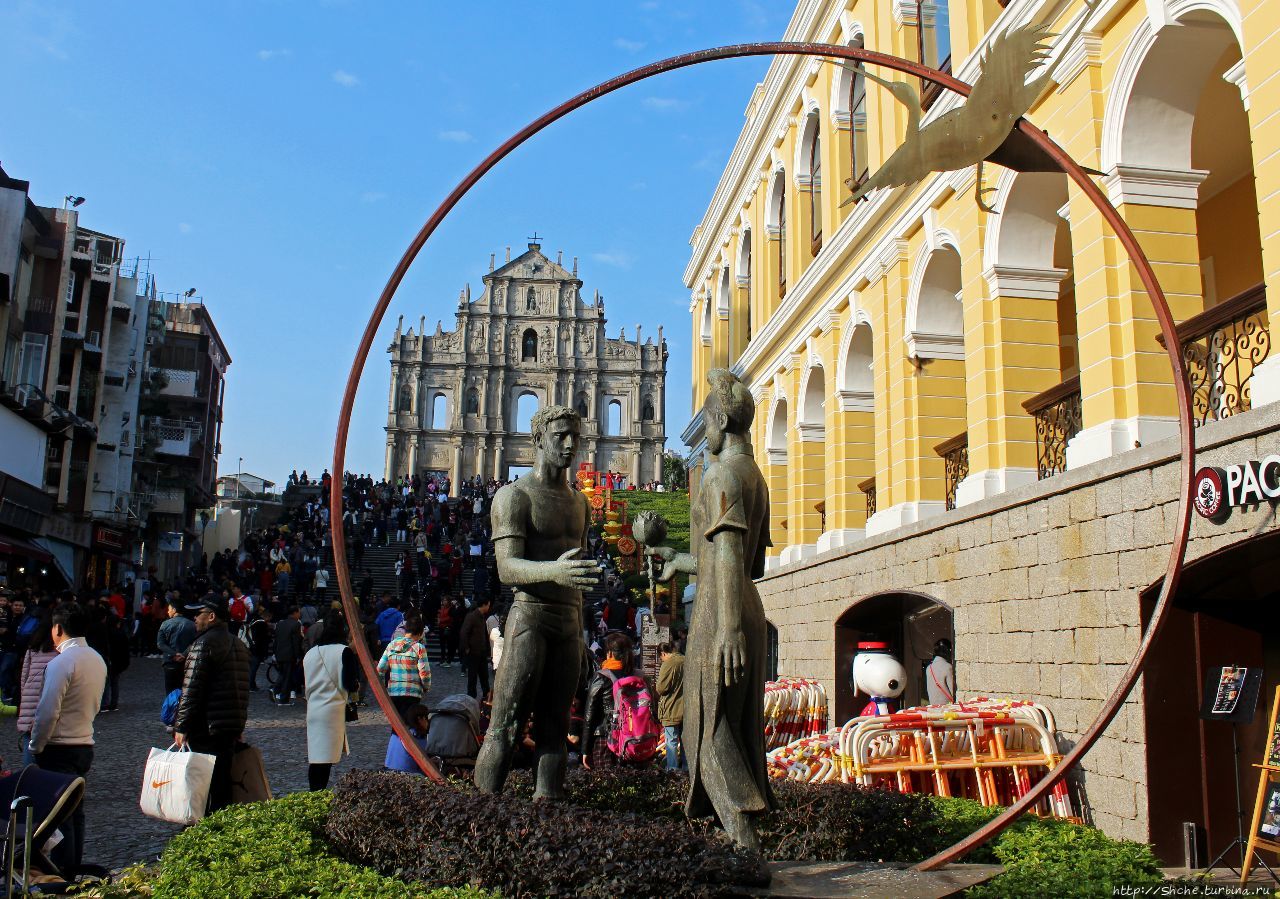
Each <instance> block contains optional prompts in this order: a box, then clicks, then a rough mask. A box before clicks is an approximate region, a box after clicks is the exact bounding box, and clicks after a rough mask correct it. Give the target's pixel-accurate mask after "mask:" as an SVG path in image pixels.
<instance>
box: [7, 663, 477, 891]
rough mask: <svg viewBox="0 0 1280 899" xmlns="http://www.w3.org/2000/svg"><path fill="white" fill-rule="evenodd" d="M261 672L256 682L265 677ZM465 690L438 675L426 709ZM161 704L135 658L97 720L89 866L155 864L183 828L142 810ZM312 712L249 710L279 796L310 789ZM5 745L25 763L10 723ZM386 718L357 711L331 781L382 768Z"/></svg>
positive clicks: (266, 702) (262, 704)
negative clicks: (111, 704) (110, 707)
mask: <svg viewBox="0 0 1280 899" xmlns="http://www.w3.org/2000/svg"><path fill="white" fill-rule="evenodd" d="M262 676H263V675H262V673H261V672H259V678H260V679H261V678H262ZM464 688H465V684H464V683H463V678H462V675H461V672H460V671H459V670H458V669H457V668H441V667H440V666H438V665H437V666H435V667H434V669H433V684H432V691H431V694H430V695H429V696H428V703H429V704H430V703H432V702H435V701H438V700H439V699H441V698H442V697H444V696H447V695H449V694H451V693H459V692H462V691H463V689H464ZM163 698H164V689H163V678H162V676H161V672H160V662H159V661H158V660H153V659H134V660H133V663H132V664H131V665H130V666H129V670H128V671H126V672H125V673H124V676H123V678H122V683H121V696H120V710H119V711H116V712H110V713H107V714H102V715H99V716H98V720H97V725H96V740H97V746H96V749H95V752H94V760H93V768H92V770H90V772H89V777H88V782H89V789H88V798H87V800H86V806H85V813H86V815H87V817H88V825H87V830H88V833H87V836H86V841H85V861H86V862H92V863H94V864H101V865H106V866H108V867H110V868H118V867H121V866H123V865H127V864H130V863H132V862H138V861H152V860H154V859H155V858H156V857H157V856H158V855H159V854H160V853H161V852H162V851H163V850H164V847H165V843H166V842H167V841H168V840H169V838H170V837H171V836H173V834H175V833H177V832H178V831H179V830H181V828H180V827H178V826H176V825H172V824H166V823H164V822H162V821H156V820H154V819H152V818H148V817H146V816H145V815H143V814H142V812H141V811H140V810H139V809H138V792H139V789H140V786H141V784H142V769H143V766H144V764H145V763H146V759H147V753H148V752H149V751H150V749H151V747H153V746H159V747H165V746H168V745H169V743H170V740H171V737H170V736H169V735H168V734H166V733H165V728H164V725H163V724H162V723H161V722H160V703H161V701H162V700H163ZM306 715H307V706H306V704H305V703H303V702H302V701H299V702H297V703H296V704H294V705H292V706H277V705H274V704H273V703H272V702H271V700H270V699H269V698H268V694H267V693H265V692H263V693H254V694H252V696H251V699H250V703H249V726H248V728H247V730H246V732H245V738H246V740H247V741H248V742H249V743H251V744H253V745H254V746H257V747H258V748H259V749H261V750H262V755H263V758H264V759H265V761H266V765H267V775H268V777H269V778H270V780H271V789H272V792H274V793H275V794H276V795H277V796H279V795H282V794H284V793H292V792H294V791H297V790H305V789H306V788H307V728H306ZM0 726H4V727H8V728H9V734H8V738H7V739H0V755H3V757H4V760H5V762H7V763H9V764H14V763H15V762H17V761H18V760H19V758H20V754H19V751H18V747H17V743H18V738H17V731H16V729H14V726H13V720H12V719H9V720H8V721H7V722H5V723H4V724H3V725H0ZM388 733H389V730H388V727H387V722H386V718H385V717H383V715H382V713H381V711H379V710H378V708H377V707H376V706H374V707H372V708H371V707H369V706H365V707H363V708H361V709H360V720H359V721H358V722H356V723H354V724H352V725H351V726H350V728H349V730H348V741H349V742H350V744H351V755H349V756H347V757H346V758H344V759H343V761H342V762H341V764H339V765H336V766H335V767H334V772H333V780H332V781H331V783H336V781H337V779H338V778H339V777H341V776H342V775H343V774H345V773H346V772H347V771H349V770H351V769H352V768H378V767H380V766H381V765H382V759H383V756H384V753H385V752H386V748H387V735H388Z"/></svg>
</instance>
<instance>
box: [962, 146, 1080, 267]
mask: <svg viewBox="0 0 1280 899" xmlns="http://www.w3.org/2000/svg"><path fill="white" fill-rule="evenodd" d="M998 190H999V193H998V194H997V197H996V201H997V202H998V203H999V204H1000V205H999V206H997V207H995V208H996V209H997V210H998V211H999V213H1000V214H999V215H993V216H989V220H988V224H987V234H986V241H985V245H984V247H983V251H982V252H983V264H984V268H992V267H993V266H996V265H1000V266H1005V267H1011V268H1024V269H1051V268H1053V244H1054V239H1055V238H1056V236H1057V232H1058V222H1059V220H1060V219H1059V217H1058V210H1059V209H1061V208H1062V207H1063V206H1064V205H1065V204H1066V202H1067V176H1066V175H1064V174H1062V173H1060V172H1025V173H1022V174H1017V173H1015V172H1012V171H1010V170H1008V169H1005V171H1004V172H1003V173H1002V174H1001V176H1000V182H999V188H998Z"/></svg>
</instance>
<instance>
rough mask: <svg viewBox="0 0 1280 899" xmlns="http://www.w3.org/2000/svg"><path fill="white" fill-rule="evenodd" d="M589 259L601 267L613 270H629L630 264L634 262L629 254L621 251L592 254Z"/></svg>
mask: <svg viewBox="0 0 1280 899" xmlns="http://www.w3.org/2000/svg"><path fill="white" fill-rule="evenodd" d="M591 258H592V259H594V260H595V261H596V262H599V263H600V264H601V265H611V266H613V267H614V268H631V263H632V262H634V261H635V260H634V259H633V257H632V256H631V254H630V253H627V252H624V251H622V250H610V251H609V252H607V253H592V254H591Z"/></svg>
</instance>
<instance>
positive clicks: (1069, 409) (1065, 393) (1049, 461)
mask: <svg viewBox="0 0 1280 899" xmlns="http://www.w3.org/2000/svg"><path fill="white" fill-rule="evenodd" d="M1022 408H1023V409H1026V410H1027V412H1029V413H1031V417H1032V418H1034V419H1035V421H1036V479H1037V480H1041V481H1043V480H1044V479H1045V478H1050V477H1053V476H1054V475H1055V474H1058V473H1059V472H1062V471H1066V470H1067V442H1068V441H1069V440H1070V439H1071V438H1072V437H1074V436H1076V435H1077V434H1079V433H1080V428H1081V403H1080V376H1079V375H1077V376H1075V377H1074V378H1068V379H1067V380H1065V381H1063V382H1062V383H1061V384H1057V385H1055V386H1053V387H1050V388H1049V389H1048V390H1046V391H1044V392H1043V393H1039V394H1036V395H1035V396H1033V397H1031V399H1029V400H1024V401H1023V403H1022Z"/></svg>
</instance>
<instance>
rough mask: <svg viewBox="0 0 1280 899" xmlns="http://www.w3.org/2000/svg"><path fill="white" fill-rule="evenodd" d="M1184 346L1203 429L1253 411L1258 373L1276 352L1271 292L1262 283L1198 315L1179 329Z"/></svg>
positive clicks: (1193, 404) (1194, 404) (1196, 413)
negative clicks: (1269, 315)
mask: <svg viewBox="0 0 1280 899" xmlns="http://www.w3.org/2000/svg"><path fill="white" fill-rule="evenodd" d="M1163 342H1164V341H1163V340H1162V341H1161V343H1163ZM1178 343H1180V344H1181V345H1182V359H1183V362H1185V363H1186V366H1187V380H1188V381H1189V382H1190V386H1191V412H1192V415H1193V416H1194V418H1195V423H1196V425H1197V426H1198V425H1202V424H1204V423H1205V422H1208V421H1220V420H1222V419H1224V418H1230V417H1231V416H1232V415H1235V414H1236V413H1238V412H1245V411H1248V409H1249V408H1250V407H1251V401H1250V393H1251V389H1252V383H1251V382H1252V380H1253V372H1254V370H1255V369H1256V368H1257V367H1258V366H1259V365H1261V364H1262V362H1263V360H1265V359H1266V358H1267V356H1268V355H1269V354H1270V352H1271V331H1270V329H1269V327H1268V319H1267V291H1266V288H1265V287H1264V286H1263V285H1261V284H1259V285H1258V286H1257V287H1254V288H1252V289H1250V290H1246V291H1245V292H1244V293H1242V294H1240V295H1238V296H1235V297H1232V298H1231V299H1229V300H1224V301H1223V302H1221V303H1219V304H1218V305H1216V306H1214V307H1213V308H1212V309H1208V310H1206V311H1204V312H1202V313H1200V314H1199V315H1193V316H1192V317H1191V318H1189V319H1187V320H1186V321H1185V322H1183V323H1182V324H1180V325H1178Z"/></svg>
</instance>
